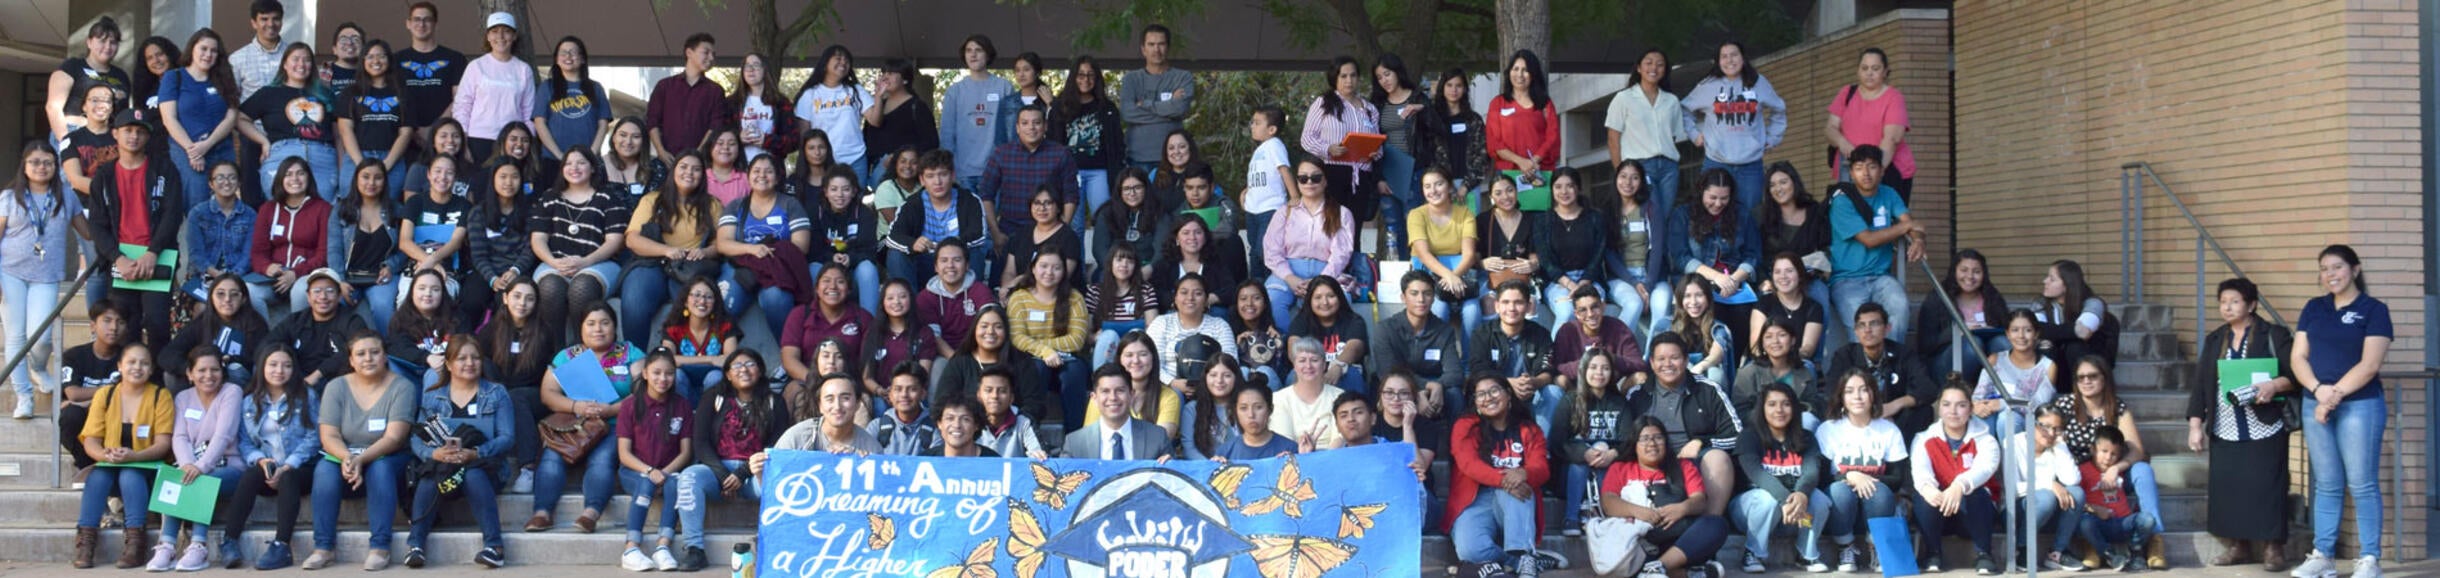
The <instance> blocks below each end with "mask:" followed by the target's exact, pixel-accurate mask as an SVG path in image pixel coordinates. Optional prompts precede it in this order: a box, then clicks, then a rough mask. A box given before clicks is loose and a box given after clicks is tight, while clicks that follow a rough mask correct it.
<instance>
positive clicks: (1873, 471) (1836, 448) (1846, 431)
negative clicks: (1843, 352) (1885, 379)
mask: <svg viewBox="0 0 2440 578" xmlns="http://www.w3.org/2000/svg"><path fill="white" fill-rule="evenodd" d="M1875 381H1877V380H1876V379H1875V378H1874V377H1873V374H1872V372H1871V371H1868V370H1865V369H1862V368H1857V369H1850V370H1847V372H1846V373H1843V374H1840V375H1839V376H1838V379H1837V381H1835V382H1833V383H1835V384H1836V385H1837V387H1838V389H1837V391H1838V405H1837V406H1836V407H1837V411H1834V412H1831V415H1830V418H1831V419H1830V420H1829V421H1824V422H1822V425H1821V427H1819V428H1816V429H1814V430H1813V439H1814V440H1816V441H1819V442H1820V443H1821V453H1822V458H1823V459H1825V460H1828V461H1829V462H1830V463H1831V464H1833V465H1834V467H1836V468H1837V469H1836V470H1833V471H1830V472H1828V475H1829V476H1830V477H1829V480H1830V486H1829V489H1828V490H1825V491H1823V492H1822V493H1824V494H1828V495H1829V496H1830V520H1829V525H1828V526H1826V527H1824V528H1823V529H1822V531H1823V533H1826V534H1829V535H1830V542H1831V543H1834V544H1838V546H1839V554H1838V571H1840V572H1854V571H1856V568H1857V567H1858V564H1859V561H1858V560H1857V558H1858V557H1859V556H1860V554H1861V553H1860V552H1858V551H1857V550H1858V549H1857V548H1856V546H1855V537H1856V535H1857V534H1859V533H1866V529H1865V525H1864V521H1865V520H1867V519H1871V518H1886V517H1889V516H1895V515H1898V493H1897V492H1898V490H1897V489H1898V488H1901V487H1905V485H1906V482H1905V480H1906V474H1907V473H1908V472H1909V470H1908V469H1907V467H1906V459H1907V451H1906V434H1903V433H1899V431H1898V424H1894V423H1890V421H1889V420H1888V419H1886V418H1883V417H1881V386H1880V385H1879V384H1878V383H1875ZM1868 537H1869V536H1868ZM1862 563H1864V564H1868V565H1871V566H1878V564H1870V563H1869V562H1862Z"/></svg>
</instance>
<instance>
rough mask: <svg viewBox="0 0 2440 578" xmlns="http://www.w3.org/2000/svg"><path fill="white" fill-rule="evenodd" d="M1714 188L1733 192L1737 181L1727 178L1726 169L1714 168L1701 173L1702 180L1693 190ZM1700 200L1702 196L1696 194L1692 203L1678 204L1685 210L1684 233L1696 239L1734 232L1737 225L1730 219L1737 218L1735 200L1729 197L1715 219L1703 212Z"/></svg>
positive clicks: (1725, 235)
mask: <svg viewBox="0 0 2440 578" xmlns="http://www.w3.org/2000/svg"><path fill="white" fill-rule="evenodd" d="M1714 188H1720V189H1728V190H1731V191H1734V190H1736V188H1737V179H1736V177H1732V176H1729V174H1728V170H1727V169H1717V168H1715V169H1711V170H1707V171H1703V180H1702V182H1701V183H1700V185H1699V186H1698V187H1696V188H1695V190H1697V191H1702V190H1709V189H1714ZM1702 200H1703V199H1702V196H1701V195H1699V194H1698V195H1696V197H1695V199H1694V201H1693V202H1689V203H1681V204H1680V206H1683V207H1685V210H1686V232H1687V233H1688V234H1689V235H1691V236H1693V237H1694V238H1697V239H1701V238H1705V237H1711V236H1713V235H1718V236H1721V237H1728V236H1729V235H1730V234H1732V233H1734V232H1735V231H1732V230H1731V229H1733V228H1735V227H1736V226H1737V223H1736V222H1735V221H1731V220H1730V219H1731V218H1734V217H1736V216H1737V198H1736V197H1735V196H1734V195H1731V196H1730V197H1729V199H1728V206H1727V207H1723V208H1721V210H1720V214H1719V216H1716V217H1715V216H1712V215H1710V214H1706V213H1705V212H1704V209H1703V202H1702Z"/></svg>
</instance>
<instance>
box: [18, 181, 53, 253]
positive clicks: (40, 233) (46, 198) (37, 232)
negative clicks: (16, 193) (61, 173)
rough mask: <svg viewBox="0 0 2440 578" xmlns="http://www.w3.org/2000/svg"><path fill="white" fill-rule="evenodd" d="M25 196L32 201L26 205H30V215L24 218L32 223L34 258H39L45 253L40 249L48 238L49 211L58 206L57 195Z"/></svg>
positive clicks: (49, 228) (29, 193) (49, 229)
mask: <svg viewBox="0 0 2440 578" xmlns="http://www.w3.org/2000/svg"><path fill="white" fill-rule="evenodd" d="M25 196H26V197H27V198H30V199H33V200H32V201H31V202H30V203H28V205H30V206H29V207H28V209H29V211H28V213H30V214H28V215H27V216H26V219H27V220H30V221H33V222H34V256H35V257H36V258H41V257H43V253H44V252H45V251H44V250H43V248H42V245H43V241H44V240H45V239H49V238H50V232H51V211H52V210H53V209H54V208H56V207H57V206H58V205H59V195H58V194H56V193H54V194H48V195H35V194H33V193H32V192H30V191H29V192H26V193H25Z"/></svg>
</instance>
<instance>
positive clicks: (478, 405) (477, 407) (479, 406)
mask: <svg viewBox="0 0 2440 578" xmlns="http://www.w3.org/2000/svg"><path fill="white" fill-rule="evenodd" d="M466 413H483V402H479V401H478V402H473V403H468V404H466Z"/></svg>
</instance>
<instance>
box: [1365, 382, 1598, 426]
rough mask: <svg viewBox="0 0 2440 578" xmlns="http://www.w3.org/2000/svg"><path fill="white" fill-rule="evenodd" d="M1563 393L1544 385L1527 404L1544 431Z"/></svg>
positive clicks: (1551, 386) (1556, 410) (1556, 415)
mask: <svg viewBox="0 0 2440 578" xmlns="http://www.w3.org/2000/svg"><path fill="white" fill-rule="evenodd" d="M1341 389H1345V388H1341ZM1563 395H1567V390H1565V389H1561V388H1560V387H1559V384H1557V383H1552V384H1550V385H1545V386H1542V389H1540V390H1537V391H1535V392H1534V394H1533V401H1532V402H1530V403H1529V404H1528V405H1527V406H1526V407H1527V408H1529V409H1532V410H1533V423H1534V425H1537V426H1541V427H1542V431H1553V430H1551V429H1550V426H1551V421H1552V420H1553V419H1554V418H1556V417H1558V415H1559V397H1560V396H1563Z"/></svg>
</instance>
